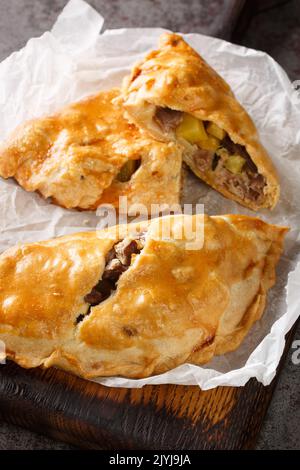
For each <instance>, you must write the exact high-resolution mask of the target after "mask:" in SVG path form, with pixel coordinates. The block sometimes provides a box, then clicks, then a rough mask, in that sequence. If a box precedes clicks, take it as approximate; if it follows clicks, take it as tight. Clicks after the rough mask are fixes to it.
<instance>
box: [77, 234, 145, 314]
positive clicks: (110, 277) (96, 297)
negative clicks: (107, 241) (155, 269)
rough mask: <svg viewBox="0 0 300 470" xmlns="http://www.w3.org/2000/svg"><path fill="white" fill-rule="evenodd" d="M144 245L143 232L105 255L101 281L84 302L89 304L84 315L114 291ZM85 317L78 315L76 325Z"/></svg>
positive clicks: (121, 242) (115, 246) (118, 244)
mask: <svg viewBox="0 0 300 470" xmlns="http://www.w3.org/2000/svg"><path fill="white" fill-rule="evenodd" d="M144 245H145V232H143V233H140V234H139V236H138V237H136V238H135V239H134V240H132V239H129V238H125V239H124V240H121V241H119V242H118V243H116V244H115V245H114V246H113V247H112V248H111V250H109V252H108V253H107V255H106V260H105V261H106V264H105V268H104V271H103V274H102V279H100V281H99V282H98V283H97V284H96V285H95V286H94V287H93V288H92V290H91V292H89V293H88V294H87V295H86V296H85V297H84V301H85V302H86V303H88V304H89V308H88V311H87V313H86V315H88V314H89V313H90V310H91V307H95V305H99V304H100V303H101V302H103V300H105V299H107V298H108V297H109V296H110V295H111V293H112V292H113V291H114V290H116V288H117V283H118V280H119V278H120V276H121V275H122V274H123V273H124V272H125V271H126V270H127V269H128V268H129V266H130V265H131V263H132V261H133V258H134V256H135V255H138V254H139V253H140V252H141V251H142V249H143V248H144ZM84 317H85V315H83V314H80V315H79V316H78V317H77V319H76V323H79V322H81V321H82V320H83V319H84Z"/></svg>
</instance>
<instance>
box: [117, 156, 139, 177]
mask: <svg viewBox="0 0 300 470" xmlns="http://www.w3.org/2000/svg"><path fill="white" fill-rule="evenodd" d="M136 169H137V162H136V160H128V161H127V162H126V163H125V164H124V165H123V166H122V168H121V170H120V171H119V174H118V176H117V179H118V180H119V181H121V182H122V183H125V182H126V181H129V180H130V178H131V176H132V175H133V173H134V172H135V170H136Z"/></svg>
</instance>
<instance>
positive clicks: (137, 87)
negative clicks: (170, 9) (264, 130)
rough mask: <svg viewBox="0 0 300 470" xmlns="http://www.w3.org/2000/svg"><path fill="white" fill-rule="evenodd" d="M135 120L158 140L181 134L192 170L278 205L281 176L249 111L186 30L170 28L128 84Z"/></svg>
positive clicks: (248, 200)
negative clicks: (184, 35) (191, 42)
mask: <svg viewBox="0 0 300 470" xmlns="http://www.w3.org/2000/svg"><path fill="white" fill-rule="evenodd" d="M123 99H124V106H125V108H126V109H127V112H128V115H129V117H130V119H131V120H132V121H133V122H134V123H135V124H137V125H138V126H140V127H141V128H142V129H144V130H147V131H148V133H149V134H150V135H151V136H152V137H154V138H156V139H158V140H160V141H166V142H170V141H176V142H179V143H180V144H181V145H182V146H183V148H184V155H183V158H184V160H185V162H186V163H187V164H188V165H189V167H190V168H191V169H192V170H193V172H194V173H195V174H196V175H197V176H198V177H200V178H201V179H202V180H204V181H205V182H206V183H208V184H209V185H211V186H212V187H213V188H215V189H216V190H218V191H219V192H220V193H222V194H223V195H224V196H226V197H227V198H229V199H233V200H235V201H237V202H239V203H240V204H242V205H244V206H246V207H249V208H251V209H254V210H256V209H259V208H262V207H267V208H273V207H274V206H275V205H276V203H277V201H278V198H279V189H280V187H279V183H278V178H277V174H276V171H275V169H274V167H273V164H272V162H271V160H270V158H269V156H268V154H267V152H266V150H265V149H264V147H263V146H262V144H261V143H260V141H259V136H258V133H257V130H256V128H255V125H254V123H253V122H252V120H251V118H250V116H249V115H248V114H247V112H246V111H245V109H244V108H243V107H242V106H241V105H240V103H239V102H238V101H237V100H236V98H235V96H234V94H233V93H232V91H231V89H230V87H229V85H228V84H227V83H226V82H225V81H224V80H223V79H222V78H221V77H220V76H219V75H218V74H217V73H216V72H215V71H214V70H213V69H212V68H211V67H210V66H209V65H208V64H207V63H206V62H205V61H204V60H203V59H202V57H200V56H199V55H198V54H197V53H196V51H194V50H193V49H192V48H191V47H190V46H189V45H188V44H187V43H186V42H185V41H184V40H183V39H182V37H181V36H179V35H176V34H168V33H165V34H163V35H162V36H161V38H160V42H159V47H158V49H157V50H155V51H152V52H150V53H149V54H148V55H147V56H146V57H145V59H144V60H142V61H141V62H140V63H138V64H137V65H136V66H135V67H134V68H133V70H132V72H131V75H130V76H128V77H126V78H125V79H124V83H123Z"/></svg>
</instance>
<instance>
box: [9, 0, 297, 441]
mask: <svg viewBox="0 0 300 470" xmlns="http://www.w3.org/2000/svg"><path fill="white" fill-rule="evenodd" d="M89 3H90V4H91V5H93V6H94V7H95V8H96V9H97V10H98V11H99V12H101V14H102V15H103V16H104V17H105V19H106V20H105V28H119V27H147V26H148V27H151V26H162V27H166V28H169V29H171V30H174V31H182V32H201V33H204V34H210V35H215V36H222V37H226V38H227V37H228V36H229V32H230V31H229V29H230V28H228V22H227V23H226V21H225V27H224V16H225V17H228V18H231V21H232V19H233V18H234V17H235V16H236V12H237V11H238V9H239V5H238V4H239V3H242V2H239V1H234V0H190V1H189V2H183V1H180V0H140V1H139V0H110V1H105V0H90V1H89ZM268 3H269V7H268V8H266V9H264V10H262V11H261V12H260V13H259V14H257V15H256V16H255V17H254V18H253V19H252V21H251V23H249V24H248V26H247V28H246V29H245V32H244V33H243V35H242V36H241V39H239V41H240V42H241V43H242V44H244V45H245V46H248V47H253V48H256V49H262V50H265V51H267V52H268V53H269V54H270V55H272V56H273V57H274V58H275V59H276V60H277V61H278V62H279V63H280V64H281V65H282V66H283V67H284V68H285V70H286V71H287V73H288V74H289V76H290V78H291V79H293V80H295V79H300V46H299V44H300V20H299V18H300V2H299V1H297V0H294V1H290V2H284V4H283V5H281V6H280V7H278V6H277V7H273V8H272V6H270V4H272V2H268ZM273 3H274V2H273ZM281 3H282V2H281ZM65 4H66V0H1V1H0V60H3V59H4V58H5V57H7V56H8V55H9V54H10V53H11V52H13V51H14V50H17V49H19V48H21V47H22V46H23V45H24V44H25V43H26V41H27V40H28V39H29V38H31V37H33V36H39V35H41V34H42V33H43V32H44V31H46V30H49V29H50V28H51V26H52V24H53V22H54V21H55V19H56V17H57V15H58V14H59V12H60V11H61V9H62V8H63V6H64V5H65ZM294 339H295V340H297V339H298V340H299V339H300V325H299V326H298V330H297V332H296V336H295V338H294ZM292 353H293V349H291V351H290V352H289V354H288V357H287V360H286V364H285V366H284V369H283V371H282V372H281V375H280V379H279V383H278V385H277V388H276V391H275V394H274V397H273V400H272V403H271V405H270V407H269V410H268V413H267V416H266V418H265V421H264V424H263V428H262V431H261V433H260V436H259V439H258V443H257V449H299V448H300V392H299V390H300V374H299V371H300V364H298V365H295V364H293V362H292V358H291V356H292ZM71 448H72V447H71V446H69V445H67V444H64V443H61V442H57V441H53V440H51V439H48V438H46V437H44V436H40V435H37V434H35V433H32V432H30V431H27V430H24V429H21V428H18V427H16V426H12V425H8V424H5V423H0V449H71Z"/></svg>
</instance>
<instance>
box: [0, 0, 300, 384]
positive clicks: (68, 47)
mask: <svg viewBox="0 0 300 470" xmlns="http://www.w3.org/2000/svg"><path fill="white" fill-rule="evenodd" d="M102 26H103V18H102V17H101V16H100V14H98V13H97V12H96V11H95V10H94V9H92V8H91V7H90V6H89V5H88V4H87V3H85V2H83V1H82V0H71V1H70V2H69V3H68V4H67V6H66V7H65V9H64V10H63V12H62V13H61V15H60V16H59V17H58V19H57V22H56V23H55V25H54V26H53V28H52V30H51V32H46V33H45V34H43V35H42V36H41V37H39V38H33V39H30V41H28V43H27V45H26V46H25V47H24V48H23V49H22V50H20V51H18V52H15V53H13V54H12V55H11V56H10V57H8V58H7V59H6V60H4V61H3V62H2V63H1V64H0V106H1V118H0V137H1V139H4V138H6V137H7V135H8V133H9V132H10V131H12V130H13V129H14V128H15V127H16V126H17V125H18V124H19V123H21V122H22V121H24V120H25V119H29V118H33V117H37V116H40V115H43V114H45V113H49V112H53V111H56V110H57V109H59V108H60V107H61V106H62V105H63V104H66V103H69V102H72V101H74V100H78V99H80V98H82V97H84V96H87V95H89V94H91V93H95V92H97V91H98V90H100V89H108V88H111V87H112V86H116V85H120V83H121V80H122V78H123V76H124V75H125V74H126V73H128V72H129V70H130V68H131V66H132V65H133V63H134V62H136V61H137V60H138V59H140V58H142V57H143V56H144V54H145V52H147V51H149V50H150V49H152V48H154V47H155V46H156V45H157V40H158V37H159V35H160V34H161V33H162V31H163V30H162V29H158V28H155V29H119V30H111V31H105V33H104V34H100V31H101V28H102ZM184 37H185V39H186V40H187V41H188V42H189V43H190V44H191V45H192V46H193V47H194V48H195V49H196V50H197V51H198V52H199V53H200V54H202V55H203V56H204V58H205V59H206V60H207V61H208V63H209V64H211V65H212V66H213V67H214V68H215V69H216V70H217V71H218V72H219V73H220V74H221V75H222V76H223V77H224V78H225V79H226V80H227V81H228V83H229V84H230V86H231V87H232V89H233V90H234V92H235V94H236V96H237V98H238V99H239V100H240V101H241V103H242V104H243V105H244V106H245V107H246V109H247V110H248V112H249V113H250V115H251V116H252V118H253V119H254V121H255V123H256V125H257V127H258V129H259V132H260V135H261V140H262V142H263V144H264V145H265V147H266V148H267V150H268V151H269V153H270V155H271V156H272V158H273V160H274V162H275V164H276V166H277V168H278V171H279V174H280V176H281V185H282V193H281V199H280V203H279V204H278V206H277V208H276V209H275V210H274V211H273V212H272V213H270V212H269V211H262V212H261V213H260V214H259V215H260V216H261V217H262V218H263V219H264V220H266V221H267V222H272V223H277V224H283V225H289V226H290V227H291V231H290V233H289V235H288V238H287V243H286V249H285V253H284V256H283V257H282V259H281V261H280V263H279V266H278V269H277V283H276V286H275V287H274V288H273V289H272V290H271V292H270V295H269V302H268V307H267V309H266V312H265V314H264V315H263V318H262V319H261V320H260V321H259V322H257V323H256V324H255V325H254V327H253V328H252V330H251V332H250V333H249V335H248V336H247V338H246V340H245V341H244V342H243V344H242V345H241V346H240V348H238V350H237V351H235V352H233V353H230V354H226V355H224V356H220V357H216V358H214V360H213V361H211V362H210V363H209V364H207V365H206V366H205V367H199V366H194V365H190V364H185V365H182V366H180V367H177V368H176V369H174V370H172V371H170V372H167V373H165V374H161V375H159V376H154V377H150V378H148V379H141V380H128V379H124V378H105V379H102V380H101V379H99V382H101V383H103V384H105V385H108V386H122V387H142V386H143V385H145V384H150V383H151V384H160V383H174V384H190V385H195V384H198V385H199V386H201V388H202V389H209V388H213V387H216V386H218V385H234V386H241V385H244V384H245V383H246V382H247V381H248V380H249V378H251V377H256V378H257V379H258V380H259V381H260V382H262V383H263V384H264V385H267V384H269V383H270V382H271V380H272V378H273V377H274V375H275V372H276V367H277V365H278V362H279V359H280V357H281V354H282V352H283V349H284V344H285V340H284V336H285V333H286V332H287V331H288V330H289V329H290V328H291V326H292V325H293V323H294V322H295V321H296V319H297V317H298V315H299V313H300V295H299V292H300V263H299V262H298V261H299V258H300V256H299V230H298V228H299V226H300V100H299V99H296V98H297V97H295V91H294V90H293V88H292V86H291V83H290V81H289V79H288V77H287V76H286V74H285V72H284V71H283V70H282V69H281V67H280V66H279V65H278V64H277V63H276V62H275V61H274V60H273V59H272V58H271V57H269V56H268V55H267V54H265V53H263V52H258V51H254V50H251V49H246V48H244V47H241V46H236V45H233V44H230V43H228V42H226V41H222V40H220V39H215V38H211V37H207V36H202V35H200V34H188V35H184ZM184 193H185V196H184V198H185V202H202V203H204V204H205V211H206V212H207V213H208V214H221V213H223V214H224V213H244V214H249V215H253V212H251V211H248V210H247V209H244V208H242V207H241V206H239V205H237V204H236V203H234V202H232V201H229V200H227V199H225V198H223V197H222V196H221V195H219V194H218V193H217V192H215V191H213V190H211V189H209V188H208V187H207V186H206V185H204V184H202V183H201V182H200V181H199V180H198V179H197V178H195V177H193V176H192V175H189V176H188V178H187V181H186V184H185V188H184ZM97 223H98V220H97V216H96V214H95V213H92V212H77V211H72V210H66V209H62V208H60V207H56V206H54V205H51V204H50V203H49V202H48V201H45V200H43V199H42V198H41V197H40V196H39V195H37V194H31V193H27V192H25V191H24V190H23V189H22V188H20V187H19V186H18V185H17V184H16V183H15V182H14V181H12V180H3V179H1V180H0V251H3V250H4V249H6V248H8V247H9V246H12V245H15V244H16V243H18V242H30V241H37V240H43V239H47V238H50V237H54V236H59V235H64V234H67V233H73V232H76V231H83V230H84V231H85V230H93V229H95V227H97Z"/></svg>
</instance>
